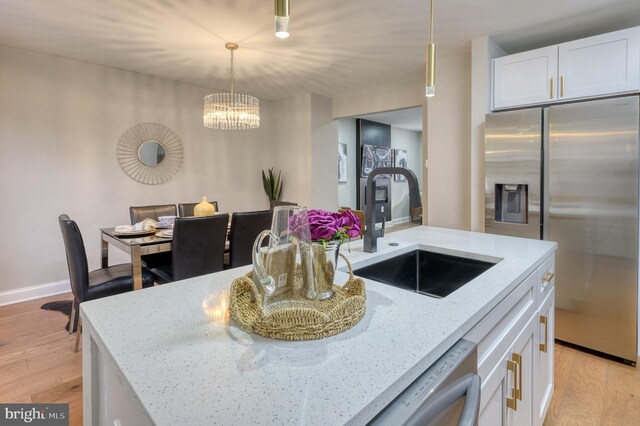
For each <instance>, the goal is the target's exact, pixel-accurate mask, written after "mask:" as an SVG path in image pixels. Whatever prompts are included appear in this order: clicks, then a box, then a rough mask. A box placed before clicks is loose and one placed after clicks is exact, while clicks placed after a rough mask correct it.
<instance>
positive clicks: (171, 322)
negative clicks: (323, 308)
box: [80, 227, 556, 426]
mask: <svg viewBox="0 0 640 426" xmlns="http://www.w3.org/2000/svg"><path fill="white" fill-rule="evenodd" d="M389 242H393V243H397V244H398V245H397V246H390V245H389V244H388V243H389ZM416 248H421V249H425V250H429V251H435V252H439V253H444V254H452V255H459V256H460V255H461V256H463V257H470V258H475V259H479V260H487V261H492V262H497V264H496V265H495V266H493V267H492V268H490V269H489V270H487V271H486V272H484V273H483V274H482V275H480V276H478V277H477V278H476V279H474V280H472V281H471V282H469V283H468V284H467V285H465V286H463V287H462V288H460V289H458V290H456V291H455V292H453V293H452V294H450V295H449V296H447V297H446V298H443V299H437V298H432V297H428V296H424V295H420V294H417V293H413V292H409V291H406V290H402V289H398V288H395V287H392V286H389V285H385V284H381V283H377V282H375V281H371V280H365V283H366V288H367V311H366V315H365V317H364V319H363V320H362V321H361V322H360V323H359V324H357V325H356V326H355V327H353V328H352V329H350V330H348V331H346V332H344V333H342V334H339V335H337V336H333V337H330V338H326V339H322V340H315V341H305V342H287V341H278V340H272V339H267V338H263V337H260V336H256V335H252V334H249V333H247V332H245V331H243V330H241V329H239V328H237V327H235V326H234V325H233V323H232V322H231V323H229V320H228V316H227V315H226V309H227V302H228V300H227V298H228V290H229V286H230V284H231V282H232V281H233V279H234V278H236V277H238V276H240V275H242V274H244V273H246V272H248V271H250V270H251V267H250V266H246V267H242V268H237V269H233V270H227V271H223V272H219V273H216V274H211V275H205V276H201V277H197V278H192V279H188V280H184V281H179V282H175V283H172V284H167V285H163V286H158V287H154V288H151V289H145V290H142V291H136V292H131V293H128V294H122V295H118V296H113V297H108V298H105V299H101V300H97V301H91V302H86V303H83V304H82V305H81V310H80V312H81V316H82V320H83V340H82V345H83V380H84V381H83V385H84V390H83V392H84V395H83V403H84V424H85V425H91V424H93V425H98V424H100V425H102V424H105V425H107V424H108V425H127V424H136V425H143V424H157V425H177V424H185V425H186V424H188V425H205V424H207V425H209V424H221V425H228V424H238V425H249V424H301V425H302V424H304V425H316V424H318V425H320V424H321V425H323V426H324V425H340V424H365V423H367V422H368V421H369V420H370V419H372V418H373V417H374V416H375V415H376V414H377V413H378V412H379V411H380V410H381V409H382V408H384V407H385V406H386V405H387V404H388V403H389V402H391V401H392V400H393V399H394V398H395V397H396V396H397V395H398V394H399V393H400V392H401V391H402V390H403V389H405V388H406V387H407V386H408V385H409V384H411V383H412V382H413V381H414V380H415V379H416V378H417V377H418V376H419V375H420V374H421V373H422V372H423V371H425V370H426V369H427V368H428V367H429V366H430V365H431V364H433V363H434V362H435V361H436V360H437V359H438V358H439V357H440V356H441V355H443V354H444V353H445V352H446V351H447V349H448V348H450V347H451V346H452V345H453V344H454V343H456V342H457V341H458V340H459V339H460V338H462V337H464V336H466V335H468V334H469V333H476V334H477V329H478V324H479V323H480V322H481V320H483V318H485V317H486V316H487V314H489V313H490V312H491V311H492V310H494V308H496V307H497V306H498V305H499V304H500V303H501V302H503V300H505V298H506V297H507V296H508V295H510V293H512V292H513V291H514V289H516V288H517V287H518V286H519V284H521V283H522V282H523V281H524V280H525V279H526V278H527V277H528V276H531V275H532V274H535V272H536V270H537V269H539V267H540V266H541V265H542V264H543V262H544V261H545V259H547V258H549V256H552V255H553V252H554V251H555V249H556V245H555V243H552V242H545V241H535V240H526V239H519V238H511V237H503V236H498V235H489V234H480V233H472V232H465V231H456V230H450V229H442V228H433V227H418V228H411V229H407V230H404V231H399V232H396V233H392V234H388V236H386V237H384V238H381V239H379V240H378V252H377V253H364V252H363V251H362V241H356V242H351V243H350V252H349V249H348V247H346V246H343V249H342V252H343V253H344V254H346V255H347V257H348V258H349V259H350V261H351V262H352V264H353V265H354V268H356V267H362V266H366V265H368V264H371V263H374V262H377V261H379V260H382V259H387V258H390V257H393V256H395V255H397V254H399V253H404V252H408V251H411V250H413V249H416ZM343 269H344V268H343ZM347 277H348V275H347V274H346V273H345V272H338V273H337V274H336V282H337V283H342V282H345V281H346V279H347ZM474 330H475V331H474ZM551 344H552V343H551Z"/></svg>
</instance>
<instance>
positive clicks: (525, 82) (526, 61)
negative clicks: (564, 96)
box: [493, 46, 558, 108]
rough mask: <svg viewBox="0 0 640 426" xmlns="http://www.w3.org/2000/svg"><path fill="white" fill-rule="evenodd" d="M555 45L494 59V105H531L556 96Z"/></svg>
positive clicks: (500, 106)
mask: <svg viewBox="0 0 640 426" xmlns="http://www.w3.org/2000/svg"><path fill="white" fill-rule="evenodd" d="M557 72H558V46H551V47H544V48H542V49H536V50H530V51H528V52H522V53H517V54H515V55H509V56H503V57H502V58H497V59H495V60H494V61H493V107H494V108H508V107H511V106H514V105H534V104H541V103H548V102H551V101H554V100H556V99H557V93H558V91H557V78H556V74H557Z"/></svg>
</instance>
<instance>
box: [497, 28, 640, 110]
mask: <svg viewBox="0 0 640 426" xmlns="http://www.w3.org/2000/svg"><path fill="white" fill-rule="evenodd" d="M492 90H493V109H504V108H514V107H520V106H527V105H535V104H549V103H554V102H557V101H568V100H574V99H582V98H591V97H598V96H607V95H615V94H620V93H631V92H637V91H638V90H640V27H635V28H629V29H626V30H621V31H615V32H612V33H607V34H602V35H599V36H594V37H588V38H584V39H580V40H575V41H571V42H568V43H562V44H559V45H554V46H549V47H544V48H541V49H535V50H530V51H527V52H522V53H516V54H514V55H508V56H503V57H501V58H496V59H494V60H493V75H492Z"/></svg>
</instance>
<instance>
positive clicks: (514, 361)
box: [478, 315, 537, 426]
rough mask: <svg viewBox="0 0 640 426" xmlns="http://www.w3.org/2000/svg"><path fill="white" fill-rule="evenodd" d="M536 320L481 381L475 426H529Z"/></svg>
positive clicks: (531, 322) (527, 325)
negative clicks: (478, 413) (476, 423)
mask: <svg viewBox="0 0 640 426" xmlns="http://www.w3.org/2000/svg"><path fill="white" fill-rule="evenodd" d="M536 319H537V315H536V316H534V317H531V318H530V320H529V321H528V322H527V324H526V325H525V327H524V328H523V329H522V331H521V332H520V334H519V335H518V337H517V338H516V339H515V341H514V342H513V344H512V345H511V347H510V348H509V349H508V350H507V352H506V353H505V354H504V355H503V357H502V359H501V360H500V362H499V363H498V364H497V365H496V367H495V368H494V370H493V371H492V372H491V373H490V374H489V375H488V376H487V378H486V379H485V380H484V381H483V384H482V392H481V398H480V415H479V418H478V425H479V426H496V425H507V426H510V425H513V426H527V425H532V424H533V410H532V407H533V364H534V358H533V357H534V355H535V353H534V343H535V334H536V333H535V332H536V328H535V324H536V322H535V321H534V320H536ZM514 399H515V401H514Z"/></svg>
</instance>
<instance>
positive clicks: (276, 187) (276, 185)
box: [262, 167, 282, 208]
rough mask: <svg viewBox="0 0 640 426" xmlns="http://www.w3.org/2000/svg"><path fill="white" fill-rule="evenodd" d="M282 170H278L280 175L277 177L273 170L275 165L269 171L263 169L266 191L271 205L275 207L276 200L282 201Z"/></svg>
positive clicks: (263, 184)
mask: <svg viewBox="0 0 640 426" xmlns="http://www.w3.org/2000/svg"><path fill="white" fill-rule="evenodd" d="M281 175H282V171H279V172H278V176H277V177H276V175H275V173H274V172H273V167H271V168H270V169H269V171H268V172H267V173H265V172H264V170H263V171H262V186H263V187H264V192H265V193H266V194H267V197H269V204H270V207H271V208H273V204H274V203H275V202H276V201H280V195H282V179H281Z"/></svg>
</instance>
